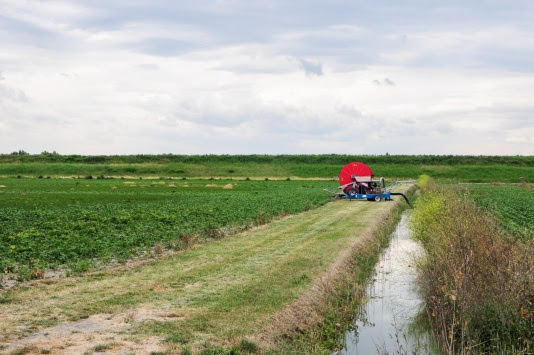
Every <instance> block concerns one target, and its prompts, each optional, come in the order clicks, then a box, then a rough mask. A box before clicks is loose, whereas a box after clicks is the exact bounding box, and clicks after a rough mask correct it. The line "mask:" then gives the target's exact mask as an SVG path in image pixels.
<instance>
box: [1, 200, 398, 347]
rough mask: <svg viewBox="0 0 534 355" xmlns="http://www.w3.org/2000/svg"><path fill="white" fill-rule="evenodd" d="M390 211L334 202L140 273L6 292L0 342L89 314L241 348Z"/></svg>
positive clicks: (146, 331) (140, 332)
mask: <svg viewBox="0 0 534 355" xmlns="http://www.w3.org/2000/svg"><path fill="white" fill-rule="evenodd" d="M391 207H393V203H390V202H381V203H376V202H367V201H353V202H350V201H336V202H333V203H329V204H327V205H325V206H323V207H320V208H317V209H314V210H311V211H307V212H304V213H301V214H298V215H293V216H290V217H287V218H285V219H281V220H277V221H274V222H272V223H270V224H268V225H265V226H263V227H259V228H256V229H254V230H250V231H248V232H245V233H243V234H241V235H238V236H236V237H233V238H228V239H225V240H221V241H216V242H213V243H210V244H206V245H201V246H198V247H196V248H194V249H191V250H188V251H185V252H182V253H179V254H176V255H173V256H170V257H167V258H165V259H162V260H158V261H155V262H152V263H151V264H149V265H145V266H142V267H137V268H133V269H129V270H111V271H105V272H100V273H96V274H92V275H88V276H85V277H79V278H74V279H66V280H63V281H59V282H56V283H53V284H48V285H46V284H40V286H38V287H32V288H27V289H19V290H14V291H9V292H4V294H0V297H2V299H4V300H5V301H4V302H0V334H4V339H1V338H0V340H3V341H9V342H13V341H16V339H17V338H18V337H19V336H20V335H21V334H28V333H30V332H32V331H36V330H40V329H43V328H44V327H45V326H42V324H45V325H47V324H51V325H53V324H57V323H60V322H66V321H75V320H78V319H83V318H87V317H89V316H91V315H94V314H102V313H109V314H115V313H120V312H136V310H143V311H146V310H157V311H158V312H164V313H165V314H169V315H173V316H175V318H174V319H165V320H161V319H155V320H150V319H145V320H143V321H140V322H132V321H131V320H130V321H129V323H130V324H129V332H130V333H131V334H133V336H134V337H136V338H143V337H148V336H153V335H157V336H160V337H161V338H162V339H170V340H171V341H172V339H176V335H177V334H178V335H179V334H182V335H183V336H180V337H179V338H180V339H181V341H182V342H184V343H199V342H201V341H204V340H209V341H212V342H214V343H218V344H230V343H233V342H236V341H239V340H240V339H242V338H243V337H245V336H247V335H250V334H253V333H254V332H255V331H257V330H258V328H259V327H260V326H261V323H262V321H264V320H265V319H267V317H269V316H270V315H272V314H273V313H275V312H277V311H279V310H280V309H282V308H283V307H285V306H287V305H288V304H290V303H291V302H293V301H295V300H296V299H297V298H298V297H299V295H301V294H302V293H303V292H304V291H305V290H306V289H307V288H309V286H310V285H311V284H312V283H313V282H314V280H316V279H317V278H318V277H319V276H320V275H321V274H322V273H324V272H325V271H326V270H327V269H328V267H329V266H330V265H331V264H332V263H333V261H334V260H335V259H336V257H337V256H338V255H339V254H340V253H341V252H342V251H343V250H345V249H346V248H347V247H348V246H350V245H351V244H352V243H353V242H354V238H358V236H359V235H361V234H362V233H363V232H364V231H365V230H366V229H367V228H369V227H370V226H371V225H372V224H373V223H376V222H377V221H375V219H374V216H375V215H376V214H378V213H380V212H382V211H384V210H385V209H388V208H391ZM171 318H172V317H171ZM52 320H53V321H52ZM184 334H185V335H184Z"/></svg>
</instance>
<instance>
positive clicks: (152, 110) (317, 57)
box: [0, 0, 534, 155]
mask: <svg viewBox="0 0 534 355" xmlns="http://www.w3.org/2000/svg"><path fill="white" fill-rule="evenodd" d="M533 18H534V1H531V0H499V1H497V0H476V1H475V0H461V1H459V0H447V1H445V0H443V1H432V0H404V1H399V0H376V1H368V0H366V1H360V0H351V1H348V0H347V1H343V0H328V1H326V0H325V1H319V0H285V1H282V0H269V1H256V0H218V1H215V0H211V1H210V0H195V1H181V0H150V1H149V0H109V1H103V0H101V1H95V0H76V1H65V0H57V1H56V0H50V1H49V0H0V153H10V152H12V151H18V150H21V149H22V150H25V151H27V152H30V153H33V154H37V153H40V152H42V151H45V150H46V151H49V152H51V151H57V152H58V153H60V154H140V153H144V154H158V153H175V154H320V153H339V154H385V153H389V154H462V155H471V154H476V155H480V154H482V155H516V154H519V155H534V21H532V19H533Z"/></svg>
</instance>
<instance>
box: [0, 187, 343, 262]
mask: <svg viewBox="0 0 534 355" xmlns="http://www.w3.org/2000/svg"><path fill="white" fill-rule="evenodd" d="M0 185H1V186H4V187H2V188H0V254H1V255H2V258H1V259H0V268H1V269H2V270H7V271H17V272H21V271H22V270H24V269H32V268H34V269H35V268H37V269H40V268H44V267H55V266H58V265H61V264H68V265H69V267H72V268H73V269H75V270H84V269H87V268H89V267H91V266H94V265H93V264H94V263H95V261H99V262H100V261H104V262H105V261H110V260H119V261H121V260H125V259H127V258H129V257H132V256H134V255H136V254H138V253H139V252H142V251H144V250H147V249H148V248H150V247H153V246H154V245H160V246H162V247H167V248H174V249H182V248H184V247H185V246H186V245H187V243H190V242H191V241H192V240H193V241H194V240H195V239H199V241H203V240H205V239H207V238H218V237H220V236H222V235H224V234H225V233H226V234H227V233H232V232H235V231H237V230H241V229H243V228H246V227H247V226H251V225H255V224H261V223H265V222H267V221H269V220H270V219H271V218H272V217H275V216H280V215H285V214H294V213H297V212H301V211H303V210H307V209H310V208H312V207H316V206H318V205H321V204H324V203H326V202H327V201H329V199H330V197H329V195H328V194H327V193H325V192H324V191H323V190H322V189H323V188H335V187H336V183H335V182H330V181H238V182H236V181H222V180H213V181H207V180H192V181H188V180H177V181H165V180H155V181H147V180H122V179H104V180H94V179H91V180H87V179H81V180H78V179H1V180H0ZM206 185H213V186H211V187H206ZM224 185H230V186H231V187H232V188H231V189H229V187H230V186H227V189H223V187H224ZM223 227H224V228H223Z"/></svg>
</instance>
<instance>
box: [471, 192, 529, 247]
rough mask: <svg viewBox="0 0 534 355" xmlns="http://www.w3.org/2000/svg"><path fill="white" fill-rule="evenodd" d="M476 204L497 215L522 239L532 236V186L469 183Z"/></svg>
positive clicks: (504, 224) (505, 225) (508, 228)
mask: <svg viewBox="0 0 534 355" xmlns="http://www.w3.org/2000/svg"><path fill="white" fill-rule="evenodd" d="M469 191H470V195H471V196H472V197H473V198H474V199H475V201H476V202H477V204H478V205H479V206H481V207H483V208H484V209H487V210H489V211H490V212H491V213H493V214H495V215H497V217H498V218H499V220H500V221H501V222H502V224H503V226H504V227H505V228H506V229H507V230H508V231H510V232H511V233H512V234H514V235H517V236H519V237H520V238H521V239H523V240H531V239H533V238H534V186H532V185H527V184H524V185H511V184H479V185H478V184H477V185H470V188H469Z"/></svg>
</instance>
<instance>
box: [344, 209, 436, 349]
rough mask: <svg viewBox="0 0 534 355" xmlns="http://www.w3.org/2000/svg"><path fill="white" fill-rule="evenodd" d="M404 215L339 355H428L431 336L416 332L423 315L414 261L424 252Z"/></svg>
mask: <svg viewBox="0 0 534 355" xmlns="http://www.w3.org/2000/svg"><path fill="white" fill-rule="evenodd" d="M407 213H408V212H404V214H403V215H402V219H401V221H400V222H399V224H398V226H397V229H396V230H395V232H394V233H393V235H392V239H391V243H390V245H389V247H388V248H387V249H386V250H385V251H384V253H383V254H382V255H381V256H380V259H379V261H378V263H377V264H376V267H375V274H374V277H373V279H372V280H371V281H370V283H369V285H368V286H367V290H366V292H367V298H368V301H367V303H366V304H365V305H364V306H363V307H362V309H360V310H359V312H358V319H357V320H356V322H355V324H354V330H351V331H349V332H347V333H346V334H345V348H344V349H343V350H342V351H340V352H338V354H357V355H363V354H365V355H367V354H414V353H415V354H428V353H431V351H429V345H428V344H429V341H428V339H429V338H428V335H427V334H425V333H424V332H423V331H421V330H415V329H414V328H416V327H414V318H415V316H416V315H417V314H418V313H419V312H420V311H421V308H422V301H421V299H420V298H419V296H418V293H417V284H416V270H415V265H414V261H415V258H416V257H417V255H418V254H419V255H420V253H422V249H421V247H420V246H419V244H417V243H416V242H415V241H413V240H412V239H411V235H410V230H409V228H408V223H407V219H408V214H407Z"/></svg>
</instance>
